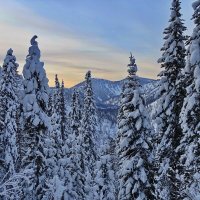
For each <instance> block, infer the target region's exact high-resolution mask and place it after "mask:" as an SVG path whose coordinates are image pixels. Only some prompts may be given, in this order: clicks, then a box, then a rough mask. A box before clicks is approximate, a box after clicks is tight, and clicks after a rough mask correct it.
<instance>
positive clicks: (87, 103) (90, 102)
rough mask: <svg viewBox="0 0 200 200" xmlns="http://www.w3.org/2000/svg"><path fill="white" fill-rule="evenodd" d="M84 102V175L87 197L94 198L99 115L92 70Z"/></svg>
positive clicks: (86, 78)
mask: <svg viewBox="0 0 200 200" xmlns="http://www.w3.org/2000/svg"><path fill="white" fill-rule="evenodd" d="M85 80H86V81H85V91H84V104H83V111H82V121H81V128H80V134H81V135H80V140H81V148H82V151H83V160H84V176H85V178H86V182H85V191H86V194H87V198H86V199H93V186H94V166H95V161H96V157H97V154H96V147H95V136H94V135H95V134H97V133H96V132H97V128H96V127H97V115H96V108H95V103H94V97H93V90H92V80H91V72H90V71H88V72H87V73H86V76H85ZM79 144H80V143H79Z"/></svg>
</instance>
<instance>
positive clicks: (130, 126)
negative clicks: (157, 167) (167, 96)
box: [117, 55, 155, 200]
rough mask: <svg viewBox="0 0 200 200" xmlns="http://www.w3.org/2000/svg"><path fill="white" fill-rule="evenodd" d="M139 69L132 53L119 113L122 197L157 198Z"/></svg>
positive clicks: (125, 198)
mask: <svg viewBox="0 0 200 200" xmlns="http://www.w3.org/2000/svg"><path fill="white" fill-rule="evenodd" d="M136 72H137V65H136V63H135V59H134V58H133V56H132V55H131V57H130V64H129V65H128V74H129V75H128V77H127V79H126V81H125V83H124V86H123V92H122V97H121V105H120V109H119V114H118V138H119V144H118V145H117V146H118V148H117V150H118V157H119V172H118V176H119V182H120V186H119V193H118V199H120V200H129V199H130V200H132V199H137V200H150V199H152V200H153V199H155V198H154V196H153V192H154V190H153V185H152V175H151V173H150V172H151V153H150V152H151V150H152V149H151V148H152V147H151V137H152V130H151V126H150V123H149V118H148V116H147V113H146V110H145V101H144V98H143V97H142V95H141V92H140V85H139V82H138V78H137V76H136Z"/></svg>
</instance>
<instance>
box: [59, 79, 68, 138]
mask: <svg viewBox="0 0 200 200" xmlns="http://www.w3.org/2000/svg"><path fill="white" fill-rule="evenodd" d="M60 101H61V103H60V106H61V113H60V115H61V119H60V120H61V135H62V139H63V140H66V139H67V135H66V123H67V122H66V109H65V85H64V81H63V80H62V84H61V88H60Z"/></svg>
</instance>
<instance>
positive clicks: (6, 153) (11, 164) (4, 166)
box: [0, 49, 19, 198]
mask: <svg viewBox="0 0 200 200" xmlns="http://www.w3.org/2000/svg"><path fill="white" fill-rule="evenodd" d="M17 68H18V64H17V63H16V58H15V56H14V55H13V50H12V49H9V50H8V51H7V55H6V57H5V59H4V64H3V68H2V78H1V82H0V95H1V96H0V111H1V132H0V144H1V145H0V146H1V150H0V158H1V162H0V171H1V173H3V174H1V173H0V177H1V180H3V179H2V178H3V177H4V175H5V174H7V177H11V176H13V175H14V174H15V172H16V163H17V159H18V149H17V139H16V137H17V131H18V128H17V110H18V108H19V99H18V96H17V94H16V92H17V90H16V86H17V83H16V76H17ZM7 177H4V178H7ZM5 180H6V179H5ZM12 198H14V196H12Z"/></svg>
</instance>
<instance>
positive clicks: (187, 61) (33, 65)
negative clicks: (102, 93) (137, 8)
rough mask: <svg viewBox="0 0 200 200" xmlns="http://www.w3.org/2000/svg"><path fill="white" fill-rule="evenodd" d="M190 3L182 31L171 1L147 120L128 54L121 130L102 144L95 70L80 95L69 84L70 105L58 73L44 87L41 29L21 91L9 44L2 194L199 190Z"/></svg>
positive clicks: (108, 196)
mask: <svg viewBox="0 0 200 200" xmlns="http://www.w3.org/2000/svg"><path fill="white" fill-rule="evenodd" d="M192 6H193V9H194V14H193V17H192V19H193V20H194V24H195V28H194V31H193V34H192V35H191V36H190V37H189V39H188V38H187V37H186V36H185V35H184V31H185V30H186V27H185V26H184V21H183V20H182V18H181V16H182V15H181V2H180V0H172V5H171V15H170V19H169V26H168V27H167V28H166V29H165V30H164V35H165V36H164V45H163V47H162V49H161V51H162V56H161V58H160V59H159V60H158V62H159V63H161V68H162V69H163V70H162V71H161V73H160V74H159V77H160V82H159V90H158V92H157V96H158V100H157V101H156V102H154V103H156V110H154V111H153V115H152V118H151V119H150V116H149V113H148V111H147V109H146V102H145V99H144V97H143V95H142V92H141V86H140V84H139V81H138V77H137V75H136V73H137V71H138V67H137V64H136V60H135V58H134V57H133V56H132V54H131V56H130V63H129V64H128V66H127V67H128V76H127V78H126V80H125V82H124V85H123V90H122V94H121V101H120V108H119V112H118V117H117V125H118V131H117V134H116V137H115V138H109V140H107V141H104V143H103V145H99V141H100V140H101V139H102V138H101V135H100V134H101V131H100V130H99V129H98V123H99V119H98V118H99V117H100V116H98V114H97V113H98V112H97V109H96V105H95V100H94V94H93V88H92V78H91V71H88V72H87V73H86V76H85V87H84V99H83V101H81V100H80V98H79V92H78V91H77V90H74V91H73V94H72V96H71V105H70V110H67V106H69V102H66V99H65V88H64V81H62V82H60V81H59V77H58V76H57V75H55V87H54V88H53V89H50V88H49V86H48V78H47V76H46V72H45V69H44V63H43V62H42V61H40V58H41V52H40V49H39V46H38V42H37V41H36V39H37V36H33V38H32V39H31V41H30V43H31V46H30V48H29V49H28V55H27V57H26V62H25V65H24V68H23V78H22V82H23V90H22V91H20V88H21V85H20V81H19V74H18V64H17V62H16V57H15V56H14V55H13V50H12V49H9V50H8V51H7V54H6V57H5V59H4V63H3V66H2V74H1V79H0V199H2V200H4V199H14V200H18V199H24V200H92V199H94V200H104V199H105V200H116V199H119V200H191V199H192V200H198V199H199V198H200V144H199V141H200V80H199V77H200V0H197V1H195V2H194V3H193V5H192ZM186 45H188V47H187V48H186Z"/></svg>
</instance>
